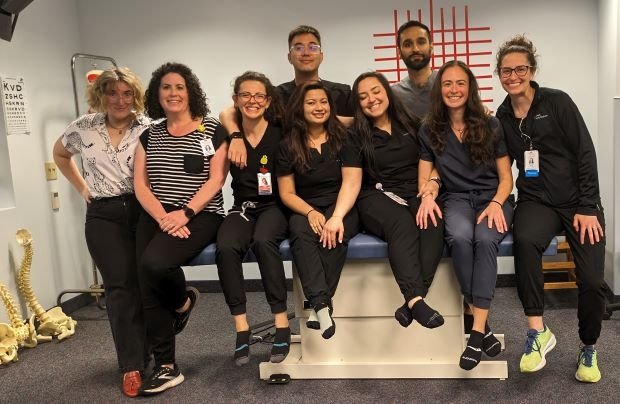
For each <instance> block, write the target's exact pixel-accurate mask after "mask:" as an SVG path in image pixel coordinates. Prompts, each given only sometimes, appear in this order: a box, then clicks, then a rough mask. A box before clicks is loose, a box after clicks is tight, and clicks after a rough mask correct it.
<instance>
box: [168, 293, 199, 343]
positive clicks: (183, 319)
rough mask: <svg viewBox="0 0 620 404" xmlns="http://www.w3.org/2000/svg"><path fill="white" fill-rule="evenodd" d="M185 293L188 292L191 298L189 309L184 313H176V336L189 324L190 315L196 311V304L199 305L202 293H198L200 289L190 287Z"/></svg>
mask: <svg viewBox="0 0 620 404" xmlns="http://www.w3.org/2000/svg"><path fill="white" fill-rule="evenodd" d="M185 291H186V292H187V297H189V308H188V309H187V310H186V311H184V312H183V313H175V314H176V316H175V319H174V333H175V334H179V333H180V332H181V331H183V330H184V329H185V326H186V325H187V323H189V315H190V314H192V310H193V309H194V306H196V303H198V299H199V298H200V292H198V289H196V288H194V287H192V286H188V287H187V288H185Z"/></svg>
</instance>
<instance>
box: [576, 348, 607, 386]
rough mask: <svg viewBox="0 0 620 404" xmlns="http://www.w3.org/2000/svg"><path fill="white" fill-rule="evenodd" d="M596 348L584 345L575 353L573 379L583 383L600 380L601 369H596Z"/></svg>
mask: <svg viewBox="0 0 620 404" xmlns="http://www.w3.org/2000/svg"><path fill="white" fill-rule="evenodd" d="M597 362H598V361H597V360H596V350H595V349H594V347H593V346H592V345H586V346H584V347H583V348H581V350H580V351H579V355H577V372H575V379H577V380H579V381H580V382H585V383H596V382H598V381H599V380H601V371H600V370H598V363H597Z"/></svg>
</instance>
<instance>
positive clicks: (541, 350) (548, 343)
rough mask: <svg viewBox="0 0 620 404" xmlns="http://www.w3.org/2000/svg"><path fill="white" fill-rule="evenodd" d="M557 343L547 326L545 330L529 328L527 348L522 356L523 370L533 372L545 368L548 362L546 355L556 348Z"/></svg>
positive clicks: (521, 364)
mask: <svg viewBox="0 0 620 404" xmlns="http://www.w3.org/2000/svg"><path fill="white" fill-rule="evenodd" d="M555 343H556V339H555V335H553V333H552V332H551V330H549V327H547V326H545V331H543V332H538V331H536V330H528V331H527V340H526V341H525V349H524V350H523V355H522V356H521V363H520V367H521V372H522V373H531V372H536V371H538V370H540V369H542V368H544V367H545V365H546V364H547V361H546V360H545V355H546V354H547V353H549V351H551V350H552V349H553V348H555Z"/></svg>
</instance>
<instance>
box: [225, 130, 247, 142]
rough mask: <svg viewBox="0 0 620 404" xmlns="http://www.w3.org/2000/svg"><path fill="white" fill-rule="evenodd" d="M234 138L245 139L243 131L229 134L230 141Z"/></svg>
mask: <svg viewBox="0 0 620 404" xmlns="http://www.w3.org/2000/svg"><path fill="white" fill-rule="evenodd" d="M233 139H243V133H241V132H233V133H231V134H230V135H228V141H229V142H230V141H231V140H233Z"/></svg>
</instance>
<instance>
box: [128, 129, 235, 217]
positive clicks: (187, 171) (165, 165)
mask: <svg viewBox="0 0 620 404" xmlns="http://www.w3.org/2000/svg"><path fill="white" fill-rule="evenodd" d="M216 131H217V132H218V134H217V135H216ZM221 131H224V129H223V128H222V126H221V125H220V123H219V122H218V121H217V120H216V119H215V118H212V117H204V118H203V119H202V124H201V125H200V126H199V127H198V128H197V129H196V130H195V131H193V132H192V133H189V134H187V135H184V136H179V137H175V136H172V135H171V134H170V133H168V129H167V124H166V120H163V121H161V122H157V123H154V124H153V125H151V127H150V128H149V129H148V130H146V131H145V132H144V133H143V134H142V135H141V136H140V141H141V142H142V146H143V147H144V150H145V151H146V171H147V174H148V178H149V182H150V184H151V190H152V191H153V194H154V195H155V196H156V197H157V199H159V201H160V202H161V203H162V204H167V205H173V206H176V207H179V208H182V207H184V206H185V205H187V203H188V202H189V201H190V200H191V199H192V197H193V196H194V195H195V194H196V192H198V190H199V189H200V188H201V187H202V185H203V184H204V183H205V182H207V180H208V179H209V174H210V162H211V158H212V157H213V155H211V156H205V155H204V153H203V147H202V145H201V143H200V142H201V141H202V140H205V141H209V140H210V141H211V142H212V144H213V149H214V150H217V148H218V147H219V145H220V143H221V139H225V136H221V135H220V132H221ZM218 139H219V141H218ZM204 211H206V212H212V213H217V214H219V215H222V216H223V215H224V198H223V196H222V191H221V190H220V191H219V192H218V193H217V194H215V196H214V197H213V199H211V201H210V202H209V204H208V205H207V206H206V207H205V208H204Z"/></svg>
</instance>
